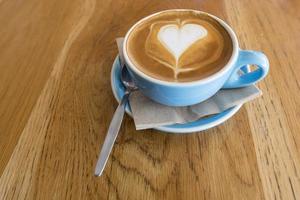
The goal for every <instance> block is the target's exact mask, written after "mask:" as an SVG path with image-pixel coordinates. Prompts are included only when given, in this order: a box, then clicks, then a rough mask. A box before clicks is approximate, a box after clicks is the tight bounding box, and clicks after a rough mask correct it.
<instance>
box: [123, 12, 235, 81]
mask: <svg viewBox="0 0 300 200" xmlns="http://www.w3.org/2000/svg"><path fill="white" fill-rule="evenodd" d="M126 51H127V55H128V57H129V59H130V61H131V62H132V63H133V64H134V65H135V67H136V68H137V69H138V70H140V71H141V72H143V73H145V74H147V75H149V76H151V77H153V78H155V79H159V80H163V81H170V82H189V81H196V80H200V79H203V78H205V77H208V76H210V75H212V74H214V73H216V72H217V71H219V70H220V69H222V68H223V67H224V66H225V65H226V64H227V62H228V61H229V59H230V57H231V55H232V51H233V45H232V40H231V38H230V35H229V34H228V32H227V31H226V30H225V28H224V27H223V26H222V25H221V24H220V23H219V22H218V21H217V20H215V19H213V18H212V17H210V16H209V15H207V14H205V13H200V12H196V11H183V10H179V11H166V12H162V13H160V14H157V15H154V16H152V17H150V18H148V19H146V20H144V21H142V22H141V23H139V24H138V25H137V26H135V27H134V29H133V30H132V31H131V32H130V33H129V36H128V39H127V44H126Z"/></svg>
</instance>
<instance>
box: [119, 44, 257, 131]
mask: <svg viewBox="0 0 300 200" xmlns="http://www.w3.org/2000/svg"><path fill="white" fill-rule="evenodd" d="M116 41H117V45H118V49H119V56H120V60H121V62H123V63H124V58H123V53H122V46H123V38H117V40H116ZM260 95H262V92H261V91H260V90H259V89H258V88H257V87H256V86H255V85H251V86H248V87H244V88H238V89H226V90H219V91H218V92H217V93H216V94H215V95H214V96H212V97H211V98H209V99H207V100H205V101H203V102H201V103H198V104H196V105H192V106H184V107H171V106H166V105H162V104H159V103H157V102H154V101H152V100H151V99H149V98H147V97H145V96H144V95H143V94H142V93H141V92H140V91H136V92H133V93H132V94H131V95H130V97H129V103H130V107H131V111H132V116H133V119H134V123H135V127H136V129H137V130H141V129H149V128H155V127H159V126H165V125H172V124H183V123H187V122H193V121H196V120H198V119H200V118H203V117H207V116H209V115H213V114H218V113H221V112H223V111H225V110H227V109H229V108H231V107H233V106H237V105H240V104H243V103H246V102H248V101H251V100H253V99H254V98H256V97H258V96H260Z"/></svg>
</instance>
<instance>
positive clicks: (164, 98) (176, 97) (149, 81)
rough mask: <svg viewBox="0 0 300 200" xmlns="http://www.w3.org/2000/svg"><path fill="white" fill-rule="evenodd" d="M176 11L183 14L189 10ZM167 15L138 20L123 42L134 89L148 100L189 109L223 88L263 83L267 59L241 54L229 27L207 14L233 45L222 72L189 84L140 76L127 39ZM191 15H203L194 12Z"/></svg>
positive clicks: (244, 52) (256, 53) (267, 65)
mask: <svg viewBox="0 0 300 200" xmlns="http://www.w3.org/2000/svg"><path fill="white" fill-rule="evenodd" d="M175 10H178V11H181V10H183V11H186V10H190V9H175ZM169 11H170V10H166V11H161V12H158V13H155V14H152V15H150V16H148V17H145V18H143V19H141V20H140V21H138V22H137V23H136V24H135V25H134V26H132V27H131V28H130V29H129V31H128V32H127V34H126V36H125V39H124V46H123V54H124V58H125V62H126V65H127V68H128V71H129V73H130V75H131V77H132V78H133V80H134V82H135V84H136V85H137V87H138V88H139V89H140V91H141V92H142V93H143V94H144V95H145V96H147V97H148V98H150V99H152V100H154V101H156V102H158V103H161V104H164V105H168V106H188V105H193V104H196V103H200V102H202V101H204V100H206V99H208V98H210V97H211V96H213V95H214V94H215V93H216V92H218V91H219V90H220V89H222V88H225V89H226V88H241V87H245V86H249V85H251V84H255V83H257V82H258V81H260V80H262V79H263V78H264V77H265V76H266V75H267V73H268V71H269V61H268V59H267V57H266V56H265V55H264V54H263V53H261V52H258V51H250V50H241V49H240V48H239V45H238V40H237V37H236V35H235V33H234V31H233V30H232V29H231V28H230V26H229V25H227V24H226V23H225V22H224V21H223V20H221V19H219V18H217V17H216V16H213V15H211V14H208V13H205V14H207V15H209V16H210V17H212V18H214V19H215V20H217V21H218V22H219V23H220V24H221V25H222V26H223V27H224V28H225V29H226V30H227V32H228V34H229V35H230V37H231V40H232V43H233V51H232V55H231V57H230V59H229V61H228V63H227V64H226V65H225V66H224V67H223V68H222V69H221V70H219V71H218V72H216V73H214V74H213V75H211V76H209V77H206V78H204V79H200V80H197V81H191V82H169V81H163V80H158V79H155V78H153V77H151V76H148V75H147V74H145V73H143V72H141V71H140V70H139V69H138V68H137V67H135V65H134V64H133V63H132V62H131V61H130V59H129V57H128V54H127V51H126V49H127V47H126V45H127V40H128V36H129V34H130V32H131V31H132V30H133V29H134V28H135V26H137V25H138V24H139V23H142V22H143V21H144V20H147V19H148V18H150V17H153V16H155V15H158V14H160V13H162V12H169ZM171 11H174V10H171ZM190 11H193V12H198V13H204V12H201V11H196V10H190ZM247 65H256V66H257V69H256V70H255V71H251V72H248V73H240V72H241V70H240V69H241V68H243V67H244V66H247Z"/></svg>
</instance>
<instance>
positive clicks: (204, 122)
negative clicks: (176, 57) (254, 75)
mask: <svg viewBox="0 0 300 200" xmlns="http://www.w3.org/2000/svg"><path fill="white" fill-rule="evenodd" d="M247 70H249V69H247V68H243V71H244V72H247ZM111 87H112V91H113V94H114V96H115V98H116V100H117V101H118V102H120V101H121V99H122V97H123V96H124V94H125V87H124V85H123V84H122V81H121V65H120V62H119V59H118V57H116V59H115V61H114V63H113V66H112V69H111ZM241 106H242V104H240V105H237V106H234V107H232V108H229V109H227V110H225V111H224V112H221V113H219V114H215V115H211V116H208V117H205V118H201V119H198V120H196V121H194V122H188V123H185V124H173V125H168V126H161V127H156V128H154V129H156V130H160V131H164V132H168V133H178V134H186V133H193V132H197V131H203V130H206V129H209V128H212V127H215V126H217V125H219V124H221V123H223V122H225V121H226V120H227V119H229V118H230V117H232V116H233V115H234V114H235V113H236V112H237V111H238V110H239V109H240V108H241ZM126 113H127V114H129V115H130V116H131V114H132V113H131V109H130V106H129V104H127V105H126Z"/></svg>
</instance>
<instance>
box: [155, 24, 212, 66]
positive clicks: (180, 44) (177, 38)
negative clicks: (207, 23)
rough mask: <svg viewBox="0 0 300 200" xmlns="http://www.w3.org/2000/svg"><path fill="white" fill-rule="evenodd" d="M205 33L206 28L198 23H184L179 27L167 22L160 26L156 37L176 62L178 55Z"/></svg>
mask: <svg viewBox="0 0 300 200" xmlns="http://www.w3.org/2000/svg"><path fill="white" fill-rule="evenodd" d="M206 35H207V30H206V29H205V28H204V27H203V26H201V25H198V24H184V25H183V26H181V27H178V25H176V24H169V25H165V26H163V27H161V28H160V30H159V32H158V34H157V37H158V39H159V41H160V42H161V43H162V44H163V45H164V47H165V48H166V49H167V50H168V51H169V52H170V53H171V54H172V55H173V56H174V57H175V59H176V63H178V59H179V58H180V56H181V55H182V54H183V53H184V52H185V51H186V50H187V49H188V48H189V47H190V46H191V45H192V44H194V43H195V42H196V41H198V40H199V39H201V38H204V37H205V36H206Z"/></svg>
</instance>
